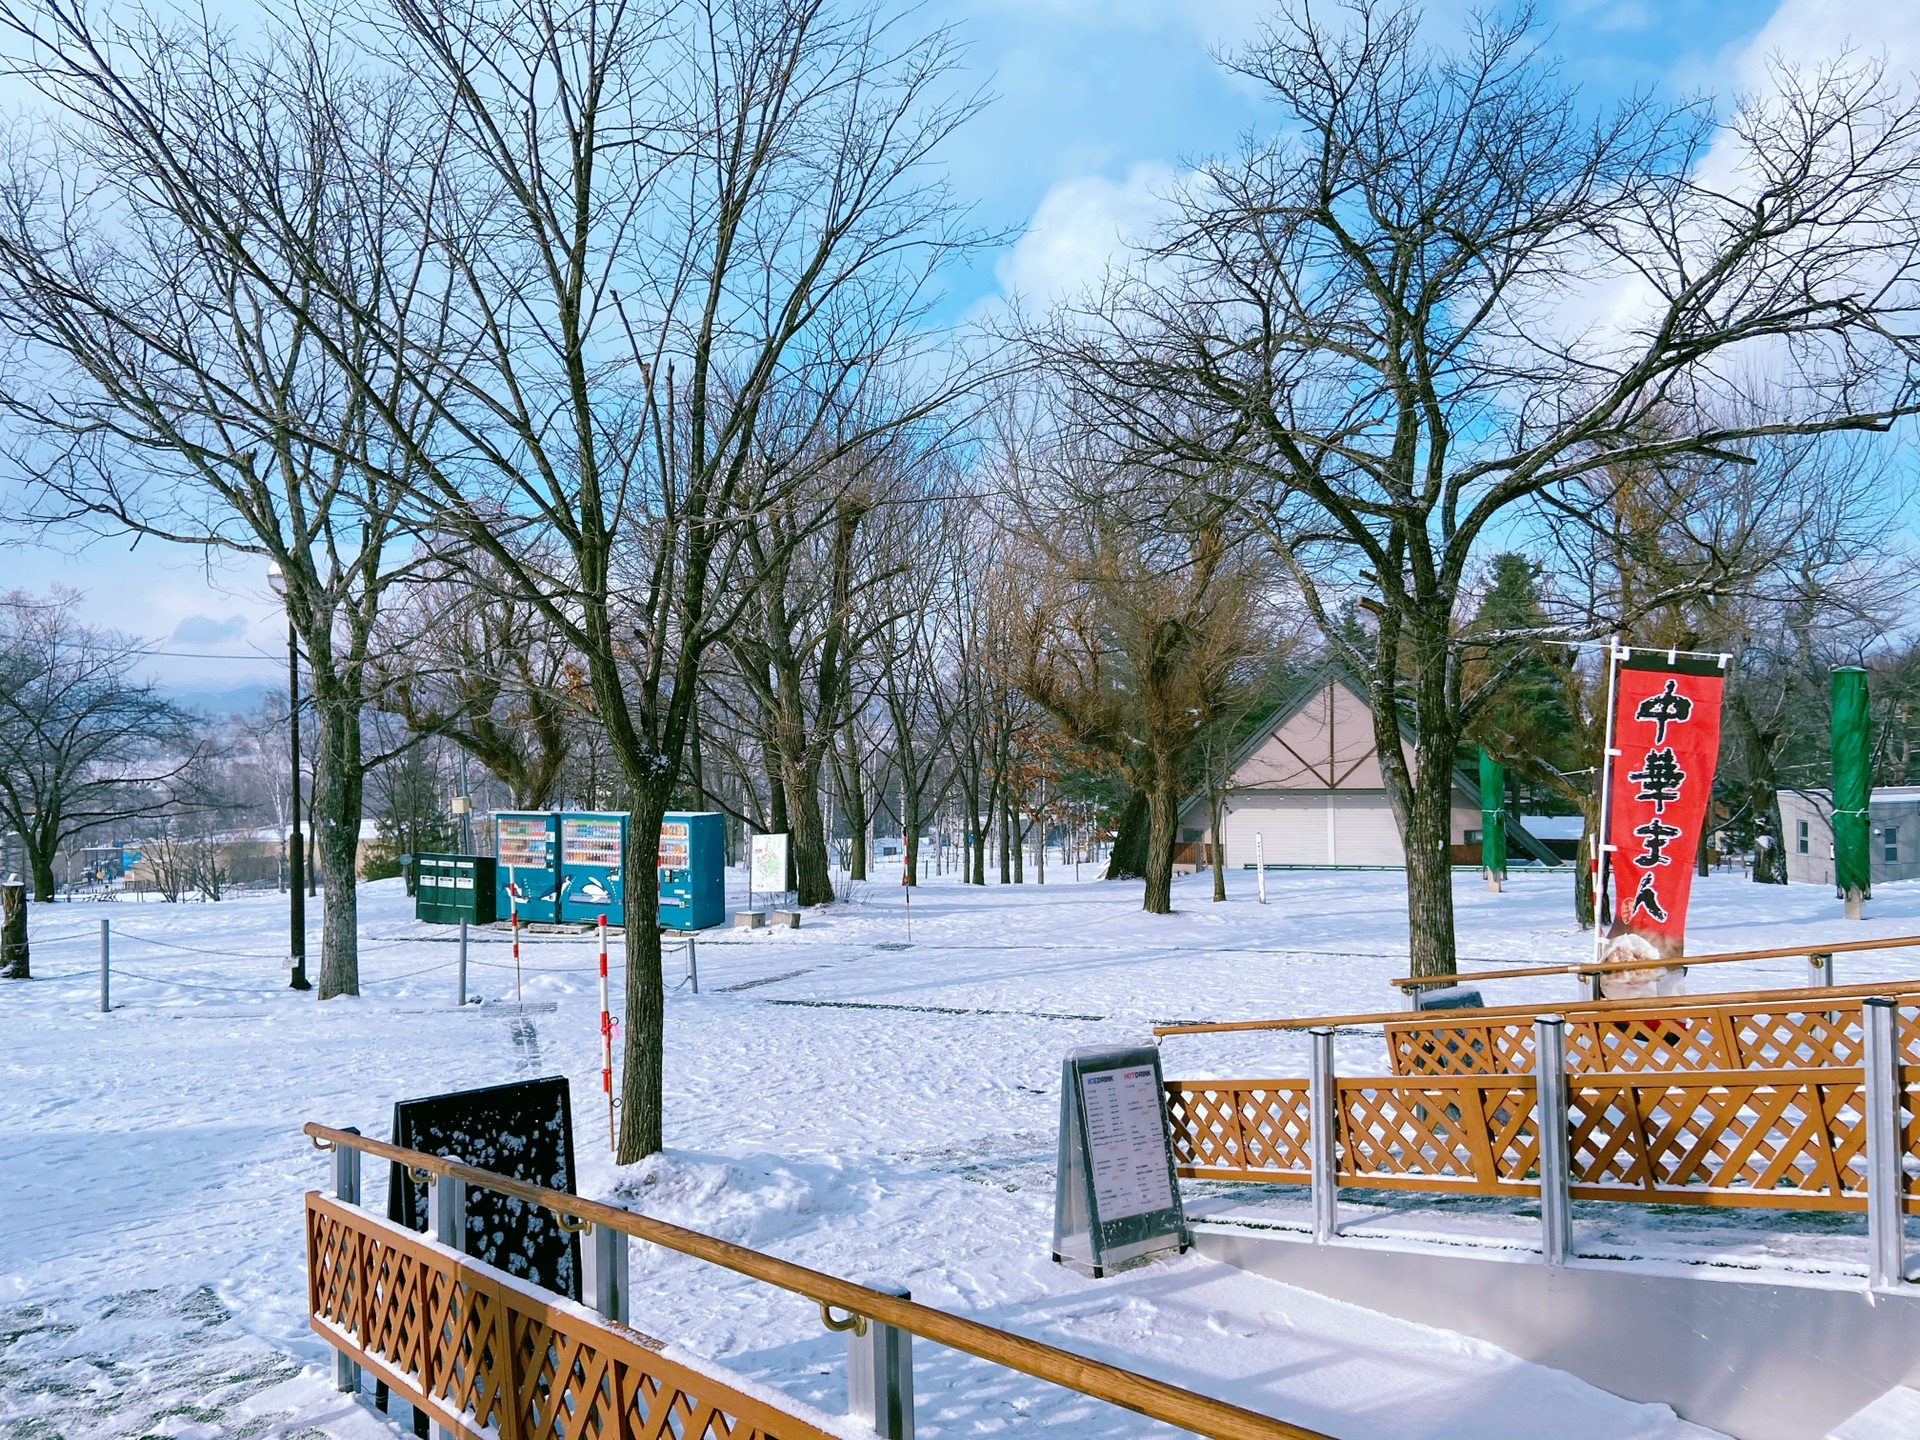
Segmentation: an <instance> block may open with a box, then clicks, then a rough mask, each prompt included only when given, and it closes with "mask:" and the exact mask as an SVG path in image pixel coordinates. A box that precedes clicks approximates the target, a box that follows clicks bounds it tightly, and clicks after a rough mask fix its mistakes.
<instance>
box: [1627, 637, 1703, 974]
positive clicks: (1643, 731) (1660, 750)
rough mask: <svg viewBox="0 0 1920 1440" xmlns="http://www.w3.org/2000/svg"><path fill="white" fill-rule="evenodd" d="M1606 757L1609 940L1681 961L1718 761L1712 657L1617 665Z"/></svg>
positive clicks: (1644, 653) (1638, 653)
mask: <svg viewBox="0 0 1920 1440" xmlns="http://www.w3.org/2000/svg"><path fill="white" fill-rule="evenodd" d="M1618 664H1619V670H1618V673H1617V675H1616V679H1615V690H1614V706H1613V744H1612V747H1611V753H1610V754H1609V755H1608V757H1607V760H1608V770H1609V774H1610V779H1609V784H1608V792H1607V853H1608V858H1609V862H1610V863H1609V866H1608V870H1609V877H1608V878H1609V880H1610V882H1611V890H1612V919H1613V924H1612V933H1614V934H1616V935H1618V934H1622V933H1631V934H1634V935H1638V936H1640V937H1641V938H1642V939H1644V940H1646V941H1647V942H1648V943H1649V944H1651V945H1652V946H1653V948H1654V950H1655V951H1656V952H1657V953H1658V954H1659V955H1660V956H1661V957H1662V958H1667V957H1673V956H1679V955H1682V954H1684V953H1686V930H1687V900H1688V897H1689V896H1690V895H1691V894H1692V891H1693V870H1694V861H1695V859H1696V857H1697V856H1698V854H1699V850H1700V846H1701V844H1702V842H1703V841H1704V839H1705V836H1704V834H1703V832H1704V831H1705V829H1706V825H1707V814H1708V802H1709V801H1710V800H1711V799H1712V797H1713V771H1714V764H1715V762H1716V760H1717V759H1718V757H1719V754H1720V696H1721V690H1722V688H1723V686H1724V685H1725V679H1726V671H1725V669H1724V667H1723V664H1722V661H1721V657H1719V656H1697V655H1682V654H1674V653H1669V652H1667V651H1664V650H1662V651H1655V650H1630V651H1625V652H1622V653H1621V654H1620V656H1619V659H1618Z"/></svg>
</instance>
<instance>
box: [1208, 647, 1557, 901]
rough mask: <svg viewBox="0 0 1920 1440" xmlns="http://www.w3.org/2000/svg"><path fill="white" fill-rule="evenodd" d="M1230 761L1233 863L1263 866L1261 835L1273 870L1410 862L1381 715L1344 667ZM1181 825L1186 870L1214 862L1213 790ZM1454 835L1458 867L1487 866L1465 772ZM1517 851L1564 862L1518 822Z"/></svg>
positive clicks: (1511, 830)
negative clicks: (1391, 786) (1382, 752)
mask: <svg viewBox="0 0 1920 1440" xmlns="http://www.w3.org/2000/svg"><path fill="white" fill-rule="evenodd" d="M1401 744H1402V745H1403V746H1404V748H1405V750H1406V753H1407V761H1408V764H1409V765H1411V764H1412V761H1413V742H1412V741H1411V740H1410V739H1409V738H1408V737H1406V736H1405V735H1404V734H1403V735H1402V737H1401ZM1228 764H1229V766H1230V769H1231V774H1232V780H1231V781H1230V783H1229V788H1228V791H1227V803H1226V818H1225V820H1224V822H1223V823H1222V825H1221V830H1222V839H1223V841H1224V844H1225V847H1226V863H1227V864H1228V865H1230V866H1233V867H1234V868H1236V869H1248V870H1250V869H1252V868H1253V865H1254V836H1255V834H1258V835H1259V836H1260V839H1261V853H1262V855H1263V857H1264V859H1265V861H1266V863H1267V864H1268V865H1269V866H1274V865H1285V866H1314V867H1340V868H1346V867H1351V866H1366V867H1381V868H1394V869H1398V868H1402V867H1404V866H1405V865H1406V863H1407V856H1406V850H1405V849H1404V847H1403V846H1402V844H1401V839H1400V823H1399V821H1398V820H1397V819H1396V818H1395V816H1394V813H1393V804H1392V802H1391V801H1390V800H1389V799H1388V798H1387V788H1386V779H1385V777H1384V775H1383V774H1382V773H1381V769H1380V757H1379V754H1378V752H1377V751H1376V750H1375V748H1374V738H1373V710H1372V707H1371V706H1370V705H1369V704H1368V703H1367V699H1366V695H1365V692H1364V691H1363V689H1362V688H1361V687H1360V686H1359V685H1358V684H1357V683H1356V682H1354V681H1353V680H1352V679H1351V678H1349V677H1348V676H1347V675H1346V674H1345V673H1344V672H1343V671H1340V670H1339V669H1337V668H1333V667H1329V668H1327V669H1324V670H1322V671H1321V672H1320V674H1319V675H1318V676H1316V677H1315V678H1314V679H1312V680H1310V681H1308V682H1307V683H1306V684H1305V685H1303V686H1302V687H1301V688H1300V690H1299V691H1297V692H1296V693H1295V695H1294V696H1293V698H1292V699H1291V700H1289V701H1288V703H1286V704H1285V705H1282V706H1281V707H1280V709H1279V710H1277V711H1275V712H1274V714H1273V715H1272V717H1271V718H1270V719H1269V720H1268V721H1267V723H1266V724H1265V725H1264V726H1262V727H1261V729H1260V730H1259V731H1258V732H1256V733H1255V734H1254V735H1253V736H1252V737H1251V738H1250V739H1249V740H1248V741H1247V742H1246V743H1245V744H1244V745H1242V746H1241V748H1240V750H1239V751H1238V752H1236V753H1235V754H1234V755H1233V756H1232V757H1231V759H1230V760H1229V762H1228ZM1179 824H1180V829H1179V835H1178V837H1177V838H1178V841H1179V843H1178V845H1177V846H1176V848H1175V851H1174V854H1175V856H1176V859H1177V860H1179V861H1183V862H1184V863H1182V864H1180V865H1179V868H1181V869H1187V868H1192V867H1196V866H1201V865H1205V864H1207V863H1208V862H1209V860H1210V859H1211V852H1210V849H1209V847H1210V846H1211V845H1212V842H1213V836H1212V834H1211V832H1210V827H1209V825H1208V817H1207V797H1206V796H1205V795H1204V794H1201V795H1197V796H1194V797H1193V798H1191V799H1189V800H1187V801H1186V802H1185V803H1184V804H1183V805H1182V806H1181V808H1180V822H1179ZM1449 831H1450V833H1449V835H1448V840H1449V842H1450V845H1451V850H1452V860H1453V863H1454V864H1456V865H1478V864H1479V863H1480V791H1479V787H1478V786H1477V785H1476V784H1475V783H1474V782H1473V780H1472V779H1471V778H1469V777H1468V776H1467V775H1465V774H1463V773H1462V772H1460V771H1458V770H1456V771H1455V772H1454V787H1453V817H1452V823H1451V825H1450V826H1449ZM1507 848H1508V856H1509V859H1510V860H1513V861H1521V862H1524V861H1526V860H1528V859H1530V858H1531V859H1535V860H1540V861H1542V862H1544V863H1546V864H1554V863H1557V861H1556V858H1555V857H1554V855H1553V854H1552V852H1551V851H1549V850H1548V849H1547V848H1546V846H1544V845H1542V844H1541V843H1540V842H1539V841H1537V840H1535V839H1534V838H1533V837H1532V836H1531V835H1528V834H1527V833H1526V832H1525V831H1524V830H1522V829H1521V828H1520V826H1519V825H1517V824H1513V823H1511V822H1510V823H1509V824H1508V826H1507Z"/></svg>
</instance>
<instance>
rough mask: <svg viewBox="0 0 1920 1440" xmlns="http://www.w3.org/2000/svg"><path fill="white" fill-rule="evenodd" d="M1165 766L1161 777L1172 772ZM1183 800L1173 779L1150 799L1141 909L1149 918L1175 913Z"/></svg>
mask: <svg viewBox="0 0 1920 1440" xmlns="http://www.w3.org/2000/svg"><path fill="white" fill-rule="evenodd" d="M1172 768H1173V767H1172V766H1171V765H1163V766H1162V767H1161V773H1162V774H1167V773H1168V772H1170V771H1171V770H1172ZM1179 808H1180V797H1179V795H1178V794H1177V793H1176V792H1175V789H1174V785H1173V782H1172V780H1171V779H1166V780H1161V781H1159V782H1158V783H1157V784H1155V785H1154V787H1153V789H1152V790H1151V791H1150V792H1148V795H1147V867H1146V869H1147V874H1146V880H1147V890H1146V898H1145V899H1144V900H1142V901H1141V902H1140V908H1141V909H1142V910H1144V911H1146V912H1147V914H1149V915H1171V914H1172V913H1173V827H1174V825H1175V823H1176V822H1177V821H1178V819H1179V813H1178V812H1179Z"/></svg>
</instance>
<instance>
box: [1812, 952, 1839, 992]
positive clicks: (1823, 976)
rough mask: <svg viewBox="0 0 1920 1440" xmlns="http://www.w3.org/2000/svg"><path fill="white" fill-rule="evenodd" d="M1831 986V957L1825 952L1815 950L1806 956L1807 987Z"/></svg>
mask: <svg viewBox="0 0 1920 1440" xmlns="http://www.w3.org/2000/svg"><path fill="white" fill-rule="evenodd" d="M1832 984H1833V956H1832V955H1830V954H1828V953H1827V952H1826V951H1825V950H1816V951H1814V952H1813V953H1812V954H1810V955H1808V956H1807V986H1808V988H1809V989H1811V988H1812V987H1813V986H1815V985H1828V986H1830V985H1832Z"/></svg>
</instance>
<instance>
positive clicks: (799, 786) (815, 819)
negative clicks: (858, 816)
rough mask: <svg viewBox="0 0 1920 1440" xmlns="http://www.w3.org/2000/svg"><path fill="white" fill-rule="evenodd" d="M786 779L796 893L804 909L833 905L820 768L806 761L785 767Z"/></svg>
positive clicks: (789, 850)
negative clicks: (821, 801) (821, 811)
mask: <svg viewBox="0 0 1920 1440" xmlns="http://www.w3.org/2000/svg"><path fill="white" fill-rule="evenodd" d="M782 768H783V769H784V770H785V772H786V774H787V776H788V782H787V815H788V819H789V820H790V821H791V822H792V825H793V839H792V843H790V844H789V845H788V846H787V854H788V855H789V856H790V857H791V859H792V864H793V890H794V894H795V898H796V899H797V901H798V903H799V904H802V905H829V904H832V903H833V875H832V872H831V867H830V866H829V864H828V861H827V825H826V820H825V818H824V817H823V816H822V815H821V813H820V767H819V763H818V761H813V762H811V763H809V762H808V761H806V760H803V761H802V762H801V763H800V764H798V765H794V764H792V763H791V762H786V763H785V764H783V767H782Z"/></svg>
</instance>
